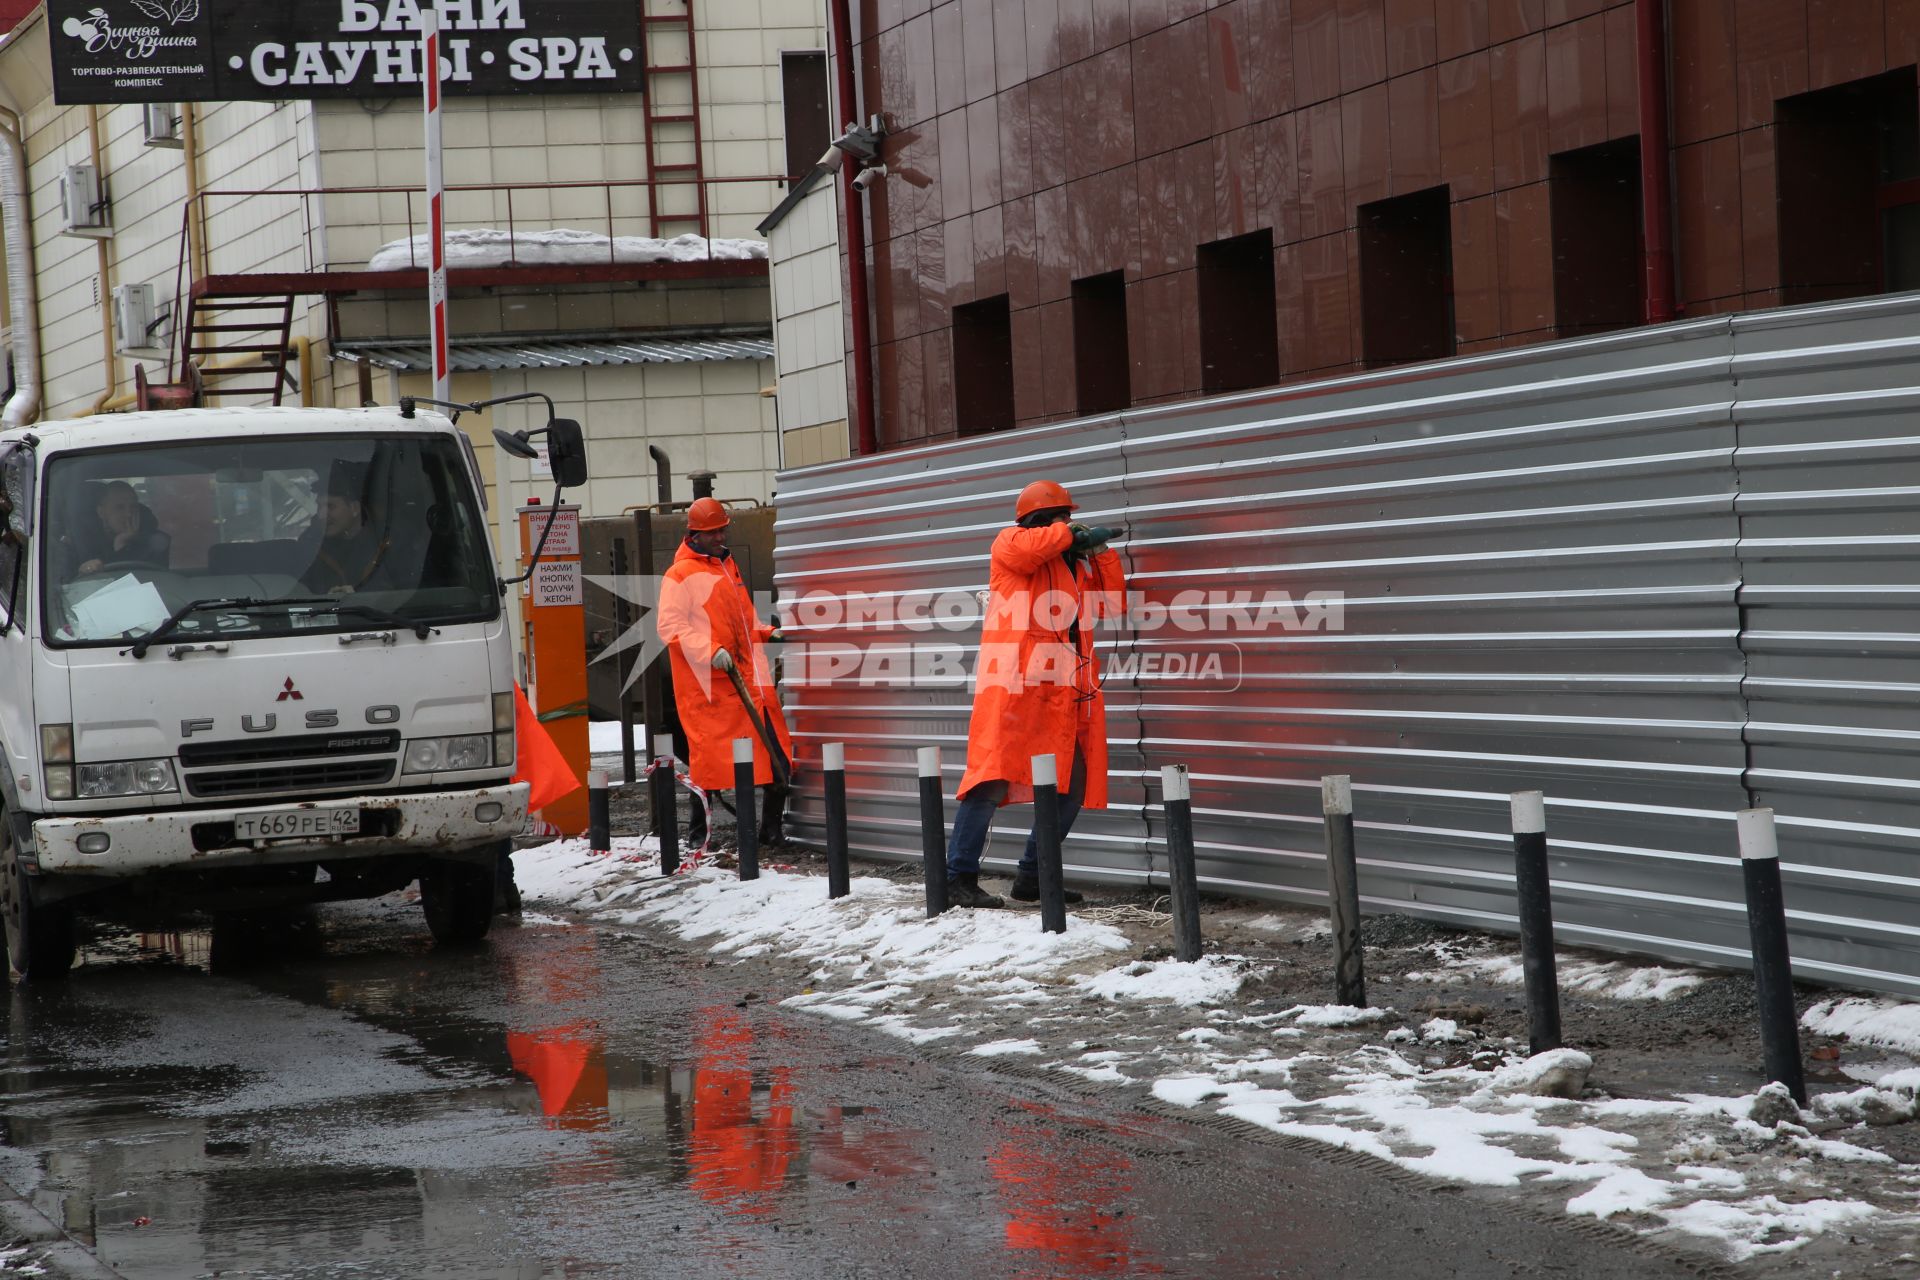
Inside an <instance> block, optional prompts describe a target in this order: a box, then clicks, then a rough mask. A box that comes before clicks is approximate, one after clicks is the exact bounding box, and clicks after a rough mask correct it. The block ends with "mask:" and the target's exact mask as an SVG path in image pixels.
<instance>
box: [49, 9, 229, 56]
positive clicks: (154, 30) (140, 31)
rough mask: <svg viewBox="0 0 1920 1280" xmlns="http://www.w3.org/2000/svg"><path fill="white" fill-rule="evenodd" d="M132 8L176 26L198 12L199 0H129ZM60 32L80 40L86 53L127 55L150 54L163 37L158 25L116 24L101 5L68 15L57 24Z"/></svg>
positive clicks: (191, 18)
mask: <svg viewBox="0 0 1920 1280" xmlns="http://www.w3.org/2000/svg"><path fill="white" fill-rule="evenodd" d="M129 2H130V3H131V4H132V5H133V7H134V8H136V9H138V10H139V11H140V12H141V13H143V14H145V15H146V16H147V17H148V18H150V19H152V20H153V22H155V23H160V22H164V23H166V24H167V26H169V27H177V26H179V25H180V24H181V23H183V22H192V21H194V20H195V19H197V18H199V16H200V0H171V2H170V3H169V0H129ZM60 30H61V32H62V33H63V34H65V35H68V36H71V37H73V38H74V39H75V40H78V41H80V42H81V43H82V44H84V45H85V46H86V48H87V52H88V53H101V52H103V51H107V50H113V51H117V52H119V53H123V54H125V55H126V56H128V57H131V58H151V57H152V56H153V55H154V51H155V50H157V49H158V48H159V47H160V46H161V44H162V41H163V37H164V36H165V34H166V33H165V31H164V30H163V29H162V28H160V27H158V26H137V27H116V26H115V25H114V24H113V18H112V17H111V15H109V14H108V13H107V11H106V10H105V9H101V8H98V7H95V8H92V9H89V10H87V15H86V16H85V17H84V18H68V19H67V20H66V21H65V22H63V23H61V24H60Z"/></svg>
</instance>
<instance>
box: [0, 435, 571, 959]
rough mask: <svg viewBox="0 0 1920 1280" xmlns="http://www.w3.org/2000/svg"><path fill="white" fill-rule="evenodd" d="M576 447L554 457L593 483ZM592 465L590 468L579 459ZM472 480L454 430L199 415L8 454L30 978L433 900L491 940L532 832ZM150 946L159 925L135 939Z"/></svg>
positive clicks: (494, 584)
mask: <svg viewBox="0 0 1920 1280" xmlns="http://www.w3.org/2000/svg"><path fill="white" fill-rule="evenodd" d="M579 430H580V429H579V425H578V424H577V423H573V422H565V421H561V422H549V424H548V427H547V428H545V429H543V432H520V433H515V434H513V435H509V434H508V433H506V432H496V437H497V438H499V439H501V441H502V443H503V444H505V445H506V446H507V447H508V448H509V449H510V450H511V451H513V452H514V453H516V454H517V455H519V456H523V457H524V456H531V455H533V454H534V453H535V450H534V449H533V448H532V447H531V446H530V445H529V444H528V440H527V437H528V436H529V435H540V434H543V433H544V434H547V435H548V441H547V443H548V446H549V449H550V451H551V454H552V457H553V458H554V459H555V462H554V470H555V472H556V474H562V466H561V463H560V459H561V458H562V456H563V454H565V455H567V456H568V458H569V462H568V466H567V470H568V471H574V470H578V471H579V472H580V473H582V474H583V473H584V466H585V456H584V452H583V451H582V450H581V447H580V439H579ZM576 464H577V465H576ZM483 492H484V490H483V487H482V484H481V479H480V475H479V469H478V465H477V461H476V458H475V456H474V453H473V449H472V446H471V445H470V444H469V443H468V440H467V437H466V435H465V433H464V432H462V431H461V430H460V429H459V428H458V427H456V426H455V425H454V423H453V422H452V421H450V420H449V419H448V418H446V417H443V416H440V415H437V414H433V413H429V412H426V411H424V410H419V409H417V408H416V406H415V405H414V404H413V403H411V402H405V401H403V403H402V406H401V407H400V408H399V409H359V410H333V409H272V408H259V409H186V410H172V411H164V412H148V413H129V414H116V415H111V416H103V417H94V418H83V419H78V420H74V421H68V422H47V423H39V424H34V425H32V426H30V427H24V428H14V429H10V430H6V431H3V432H0V750H4V754H5V761H6V764H5V770H4V774H0V803H4V806H5V812H4V815H3V817H4V821H0V918H3V919H4V925H5V931H6V940H7V958H8V961H9V963H10V965H11V967H12V970H13V973H14V974H15V976H16V977H17V978H20V979H27V980H36V979H37V980H46V979H57V978H59V977H60V976H62V975H64V974H65V973H66V972H67V970H68V969H69V968H70V967H71V966H72V962H73V957H74V954H75V946H76V933H75V928H74V921H75V917H76V914H79V913H86V914H95V913H98V914H102V915H106V916H109V917H120V918H125V919H128V920H129V921H139V922H146V921H158V920H160V919H163V918H167V919H177V918H179V917H181V916H192V915H195V914H203V915H204V914H213V915H217V914H218V913H222V912H237V911H245V910H251V909H259V908H263V907H272V906H281V905H290V904H296V903H303V902H317V901H325V900H331V899H345V898H366V897H374V896H378V895H380V894H384V893H388V892H391V891H393V890H396V889H399V888H403V887H405V886H406V885H407V884H409V883H411V882H412V881H414V880H418V881H419V882H420V901H421V904H422V906H423V908H424V912H425V915H426V922H427V925H428V927H429V928H430V929H431V931H432V933H433V936H434V937H435V939H436V940H438V941H441V942H472V941H476V940H478V939H479V938H480V937H482V936H483V935H485V933H486V932H487V929H488V926H489V924H490V922H491V920H492V918H493V912H494V881H495V874H496V865H497V863H498V861H499V860H500V859H501V857H502V856H503V854H504V852H505V851H506V850H507V849H509V848H510V847H511V846H510V842H511V839H512V837H513V836H514V835H516V834H518V833H519V832H520V831H521V829H522V827H523V824H524V822H525V820H526V816H527V812H526V811H527V787H526V785H525V784H524V783H523V784H515V783H514V782H513V781H512V778H513V774H514V734H513V729H514V686H513V671H514V664H513V652H512V641H511V637H510V629H509V627H508V623H507V616H506V613H505V611H504V609H503V608H502V604H503V597H504V595H505V591H506V589H507V584H506V583H505V582H503V580H502V578H501V576H500V572H499V569H498V567H497V566H496V564H495V561H494V556H493V551H492V539H491V538H490V537H489V536H488V523H487V517H486V513H485V510H484V505H483V499H482V494H483ZM141 927H162V926H158V925H155V924H142V925H141Z"/></svg>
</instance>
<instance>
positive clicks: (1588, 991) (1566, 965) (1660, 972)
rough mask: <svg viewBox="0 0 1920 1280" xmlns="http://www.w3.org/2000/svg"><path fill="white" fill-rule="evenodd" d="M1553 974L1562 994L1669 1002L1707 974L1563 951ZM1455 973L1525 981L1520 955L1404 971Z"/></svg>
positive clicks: (1457, 959) (1436, 975) (1449, 976)
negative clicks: (1575, 954)
mask: <svg viewBox="0 0 1920 1280" xmlns="http://www.w3.org/2000/svg"><path fill="white" fill-rule="evenodd" d="M1554 973H1555V976H1557V977H1558V978H1559V981H1560V990H1561V991H1562V992H1578V993H1579V994H1581V995H1588V996H1604V997H1608V998H1610V999H1614V1000H1670V999H1672V998H1673V997H1674V996H1677V995H1681V994H1683V993H1684V992H1688V991H1691V990H1693V989H1694V988H1695V987H1697V986H1699V985H1700V984H1701V983H1703V982H1705V981H1706V980H1707V979H1708V978H1709V977H1711V976H1712V975H1711V974H1708V973H1704V972H1702V971H1701V970H1698V969H1683V968H1668V967H1667V966H1665V965H1658V964H1654V965H1632V964H1625V963H1622V962H1620V961H1618V960H1592V959H1588V958H1586V957H1584V956H1572V955H1566V954H1564V953H1555V955H1554ZM1457 975H1468V976H1473V977H1479V978H1485V979H1488V980H1490V981H1493V982H1499V983H1503V984H1505V985H1507V986H1513V987H1521V986H1525V985H1526V981H1527V974H1526V970H1525V968H1524V967H1523V966H1522V965H1521V963H1520V957H1519V956H1514V955H1506V954H1504V953H1501V954H1495V955H1478V954H1476V955H1459V956H1454V957H1452V958H1450V959H1448V960H1447V961H1446V962H1445V967H1444V968H1441V969H1438V970H1433V971H1430V972H1427V973H1410V974H1408V975H1407V976H1408V977H1409V978H1412V979H1413V980H1414V981H1416V982H1435V983H1447V982H1454V981H1458V980H1459V979H1458V976H1457Z"/></svg>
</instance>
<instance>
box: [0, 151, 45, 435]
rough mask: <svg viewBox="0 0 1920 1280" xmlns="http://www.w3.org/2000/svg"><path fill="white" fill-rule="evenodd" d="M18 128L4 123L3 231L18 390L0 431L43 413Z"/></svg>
mask: <svg viewBox="0 0 1920 1280" xmlns="http://www.w3.org/2000/svg"><path fill="white" fill-rule="evenodd" d="M9 114H10V113H9ZM9 126H11V127H9ZM19 127H20V118H19V117H18V116H13V118H12V119H11V120H0V228H4V234H5V236H6V241H7V302H8V309H9V312H10V314H9V317H8V321H9V323H10V324H11V325H12V327H13V386H14V389H13V395H12V397H10V398H9V399H8V400H7V405H6V408H5V409H4V410H0V427H23V426H25V425H26V424H27V423H29V422H32V421H33V420H34V419H35V418H37V417H38V416H39V415H40V326H39V324H38V322H37V321H36V319H35V317H36V316H37V315H38V314H39V310H40V308H39V305H38V303H39V298H38V294H37V293H36V291H35V283H34V275H33V218H32V216H31V214H30V213H29V211H28V208H27V153H26V148H24V147H22V146H21V145H20V134H19V132H18V130H19Z"/></svg>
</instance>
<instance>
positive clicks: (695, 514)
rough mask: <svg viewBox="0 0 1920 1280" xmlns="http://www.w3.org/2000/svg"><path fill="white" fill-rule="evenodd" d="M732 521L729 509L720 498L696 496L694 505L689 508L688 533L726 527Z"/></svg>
mask: <svg viewBox="0 0 1920 1280" xmlns="http://www.w3.org/2000/svg"><path fill="white" fill-rule="evenodd" d="M731 523H732V521H730V520H729V519H728V518H727V509H726V508H725V507H723V506H721V505H720V500H719V499H718V498H695V499H694V500H693V505H692V506H690V507H688V508H687V532H688V533H706V532H708V531H709V530H713V529H724V528H726V527H727V526H728V525H729V524H731Z"/></svg>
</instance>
